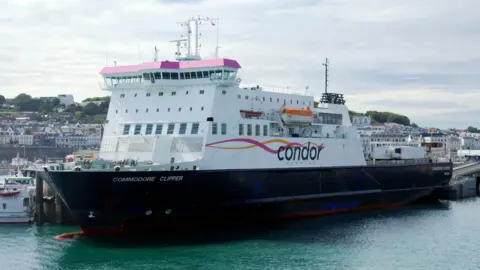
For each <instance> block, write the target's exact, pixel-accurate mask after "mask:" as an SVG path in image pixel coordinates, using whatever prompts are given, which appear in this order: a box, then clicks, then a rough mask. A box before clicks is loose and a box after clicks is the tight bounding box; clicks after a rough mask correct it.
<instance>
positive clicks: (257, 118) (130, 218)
mask: <svg viewBox="0 0 480 270" xmlns="http://www.w3.org/2000/svg"><path fill="white" fill-rule="evenodd" d="M205 20H208V19H199V18H192V19H189V20H187V21H186V22H184V23H183V24H182V25H183V26H184V27H186V28H187V34H186V35H187V37H189V38H187V39H186V40H181V41H177V42H178V43H177V48H178V49H177V53H176V55H177V56H178V57H177V61H175V62H172V61H154V62H150V63H144V64H140V65H131V66H112V67H105V68H104V69H102V71H101V75H102V77H103V79H104V85H103V87H102V88H103V89H105V90H108V91H111V101H110V106H109V110H108V116H107V124H106V125H105V130H104V134H103V138H102V144H101V150H100V152H99V154H98V155H99V157H96V158H95V159H92V160H88V161H86V160H84V161H82V162H80V163H79V162H75V161H74V158H73V157H72V158H68V160H67V163H66V164H64V165H62V166H61V167H62V168H65V170H52V169H51V168H50V169H49V168H45V171H44V173H42V175H43V176H44V177H45V180H46V181H47V182H48V183H49V184H50V185H51V187H52V188H53V189H54V190H55V191H56V192H57V193H58V195H59V197H60V198H61V199H62V201H63V202H64V203H65V204H66V206H67V207H68V209H69V210H70V211H71V212H72V213H73V215H74V216H75V217H76V219H77V220H78V222H79V224H80V226H81V227H82V229H83V231H84V232H85V233H86V234H90V235H94V234H96V233H104V232H106V231H108V232H120V231H122V232H125V231H131V230H135V229H136V228H155V229H161V228H168V229H176V228H179V227H191V228H193V227H194V226H195V225H212V224H217V225H218V224H227V223H235V224H238V223H242V222H254V223H255V222H260V221H262V222H263V221H266V222H269V221H273V220H278V219H286V218H298V217H306V216H318V215H323V214H331V213H338V212H348V211H357V210H367V209H375V208H384V207H392V206H397V205H404V204H408V203H410V202H413V201H415V200H417V199H419V198H422V197H425V196H428V195H429V194H430V193H431V192H432V191H433V190H434V189H435V188H437V187H439V186H443V185H446V184H447V183H448V182H449V180H450V177H451V172H452V164H451V163H448V162H447V163H433V162H432V161H431V160H429V159H428V158H427V157H426V156H425V154H424V153H419V152H418V151H413V150H412V151H410V150H411V149H410V148H405V147H403V148H402V147H397V148H395V147H394V148H392V149H390V148H388V149H387V148H386V149H382V150H381V151H375V150H372V153H374V154H375V155H377V154H378V155H380V152H382V153H383V151H385V155H383V156H381V157H382V158H381V159H382V161H383V162H379V163H376V164H372V163H370V162H368V161H367V160H366V159H365V153H364V152H363V147H362V145H361V143H360V140H359V137H358V134H357V131H356V128H355V127H353V126H352V125H351V121H350V118H349V114H348V108H347V106H346V105H345V100H344V98H343V95H342V94H337V93H329V92H327V91H325V93H324V94H323V95H322V99H321V101H320V103H319V104H318V106H314V104H315V102H314V97H313V96H312V95H310V94H308V93H305V91H299V92H295V91H292V90H291V89H280V88H269V87H262V86H260V85H257V86H256V87H244V86H242V85H239V82H241V80H240V79H239V78H237V72H238V71H239V69H240V68H241V67H240V64H239V63H238V62H237V61H235V60H231V59H223V58H217V59H209V60H202V59H201V58H200V56H199V53H198V49H199V44H198V39H197V38H194V37H198V33H199V26H200V25H201V22H202V21H205ZM183 42H185V43H186V44H185V47H186V48H187V52H186V53H185V56H183V55H182V53H181V52H180V48H181V47H184V46H183V44H181V43H183ZM156 58H157V57H156V56H155V59H156ZM239 112H240V114H239ZM402 153H407V154H402ZM84 165H86V166H84Z"/></svg>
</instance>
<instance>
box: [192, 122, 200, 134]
mask: <svg viewBox="0 0 480 270" xmlns="http://www.w3.org/2000/svg"><path fill="white" fill-rule="evenodd" d="M199 125H200V124H199V123H193V124H192V131H191V132H190V133H191V134H198V126H199Z"/></svg>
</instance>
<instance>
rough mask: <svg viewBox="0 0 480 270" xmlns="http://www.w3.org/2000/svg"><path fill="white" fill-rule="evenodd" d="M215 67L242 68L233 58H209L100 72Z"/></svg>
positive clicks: (116, 68) (136, 71) (114, 68)
mask: <svg viewBox="0 0 480 270" xmlns="http://www.w3.org/2000/svg"><path fill="white" fill-rule="evenodd" d="M214 67H218V68H220V67H229V68H233V69H239V68H241V66H240V64H239V63H238V62H237V61H236V60H232V59H225V58H222V59H208V60H194V61H157V62H148V63H143V64H139V65H127V66H113V67H104V68H103V69H102V70H101V71H100V74H101V75H104V76H107V75H112V76H113V75H118V76H123V75H127V74H134V73H142V72H143V71H145V72H146V71H149V72H150V71H155V70H159V69H160V70H161V69H163V70H179V69H203V68H214Z"/></svg>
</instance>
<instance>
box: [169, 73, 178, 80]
mask: <svg viewBox="0 0 480 270" xmlns="http://www.w3.org/2000/svg"><path fill="white" fill-rule="evenodd" d="M170 78H171V79H172V80H178V73H176V72H174V73H170Z"/></svg>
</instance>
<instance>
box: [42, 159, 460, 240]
mask: <svg viewBox="0 0 480 270" xmlns="http://www.w3.org/2000/svg"><path fill="white" fill-rule="evenodd" d="M46 174H47V177H46V181H47V182H48V183H49V184H50V185H51V186H52V188H53V189H54V190H55V191H56V192H57V193H58V194H59V195H60V198H61V199H62V200H63V202H64V203H65V205H66V206H67V207H68V208H69V210H70V211H71V212H72V214H73V215H74V217H75V218H76V220H77V221H78V222H79V224H80V226H81V227H82V229H83V231H84V232H86V233H92V234H93V233H95V232H103V231H104V230H105V229H108V230H110V229H112V228H114V229H119V230H120V229H121V230H123V231H129V230H135V229H138V228H142V227H143V228H149V227H150V228H151V227H154V228H156V229H163V228H166V229H175V228H181V227H188V228H190V229H191V228H197V227H198V226H203V225H205V226H213V225H222V226H223V225H226V224H232V225H233V224H241V223H252V222H253V223H258V222H263V221H265V222H268V221H273V220H278V219H285V218H299V217H307V216H319V215H324V214H332V213H339V212H349V211H358V210H369V209H375V208H386V207H393V206H398V205H405V204H408V203H411V202H413V201H415V200H418V199H420V198H423V197H426V196H428V195H430V194H431V193H432V191H433V190H435V189H436V188H438V187H441V186H445V185H447V184H448V182H449V181H450V177H451V175H452V164H451V163H435V164H432V163H430V164H419V165H390V166H365V167H350V168H339V167H337V168H302V169H300V168H297V169H274V170H215V171H138V172H93V171H92V172H86V171H84V172H70V171H50V172H47V173H46Z"/></svg>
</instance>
